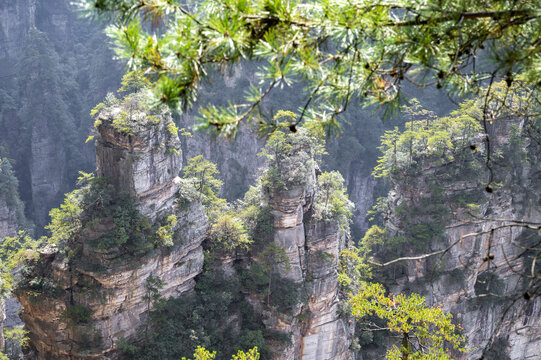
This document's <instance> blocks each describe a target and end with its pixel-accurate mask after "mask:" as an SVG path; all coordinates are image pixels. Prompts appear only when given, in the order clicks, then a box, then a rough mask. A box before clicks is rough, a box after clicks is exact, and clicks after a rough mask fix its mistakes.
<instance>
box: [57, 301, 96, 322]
mask: <svg viewBox="0 0 541 360" xmlns="http://www.w3.org/2000/svg"><path fill="white" fill-rule="evenodd" d="M91 316H92V310H91V309H89V308H88V307H86V306H84V305H81V304H76V305H71V306H69V307H67V308H66V310H65V311H64V312H63V313H62V319H63V320H64V321H65V322H67V323H68V324H69V325H80V324H86V323H88V322H89V321H90V319H91Z"/></svg>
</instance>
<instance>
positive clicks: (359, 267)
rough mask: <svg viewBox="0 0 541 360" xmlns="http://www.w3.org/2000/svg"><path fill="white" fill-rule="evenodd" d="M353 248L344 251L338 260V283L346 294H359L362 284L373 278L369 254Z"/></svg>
mask: <svg viewBox="0 0 541 360" xmlns="http://www.w3.org/2000/svg"><path fill="white" fill-rule="evenodd" d="M363 250H364V249H360V248H357V247H355V246H352V247H350V248H346V249H344V250H342V251H341V252H340V254H339V259H338V282H339V284H340V286H342V288H343V289H344V290H345V292H348V293H349V292H357V291H358V290H359V289H360V286H361V282H362V281H367V280H369V279H370V278H371V277H372V271H371V267H370V265H368V262H367V255H368V254H367V252H366V251H363Z"/></svg>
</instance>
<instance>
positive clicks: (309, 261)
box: [266, 168, 354, 360]
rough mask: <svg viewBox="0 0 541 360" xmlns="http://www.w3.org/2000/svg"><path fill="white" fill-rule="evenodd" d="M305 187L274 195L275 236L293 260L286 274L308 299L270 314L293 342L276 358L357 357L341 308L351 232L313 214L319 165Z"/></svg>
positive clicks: (324, 359)
mask: <svg viewBox="0 0 541 360" xmlns="http://www.w3.org/2000/svg"><path fill="white" fill-rule="evenodd" d="M307 177H308V179H307V180H306V182H305V183H306V184H307V185H306V186H304V187H291V188H290V189H288V190H287V191H280V192H272V191H271V193H270V194H269V205H270V206H271V208H272V214H273V217H274V239H273V241H274V242H275V243H276V244H278V245H279V246H281V247H282V248H283V249H284V250H285V253H286V255H287V258H288V259H289V263H290V268H289V269H287V270H286V269H282V276H283V277H284V278H287V279H289V280H291V281H293V282H295V283H297V284H298V286H299V288H303V289H304V292H305V297H306V298H307V300H306V301H305V302H304V303H301V304H297V306H296V307H295V308H294V309H293V311H292V313H291V314H280V313H274V314H271V316H270V319H269V320H268V321H267V324H266V325H267V326H268V327H269V328H271V329H274V330H279V331H281V332H284V333H289V334H291V344H290V345H288V346H286V347H285V348H283V349H279V350H277V352H276V357H275V358H276V359H280V360H286V359H287V360H293V359H295V360H297V359H305V360H308V359H318V360H319V359H321V360H330V359H353V353H352V352H351V350H350V349H349V347H350V344H351V340H352V337H353V331H354V328H353V326H352V324H351V323H350V320H349V319H348V318H346V317H342V316H340V315H339V313H338V303H339V301H340V299H341V298H342V297H343V296H344V294H341V293H340V291H339V286H338V277H337V276H338V275H337V269H338V258H339V257H338V255H339V252H340V251H341V250H343V249H344V248H346V247H347V246H348V244H347V239H346V233H345V232H344V231H343V230H341V229H340V228H339V226H338V224H337V222H334V221H323V220H316V219H314V218H313V216H312V214H313V203H314V200H315V197H316V196H317V180H316V169H315V168H312V169H310V171H309V172H308V174H307Z"/></svg>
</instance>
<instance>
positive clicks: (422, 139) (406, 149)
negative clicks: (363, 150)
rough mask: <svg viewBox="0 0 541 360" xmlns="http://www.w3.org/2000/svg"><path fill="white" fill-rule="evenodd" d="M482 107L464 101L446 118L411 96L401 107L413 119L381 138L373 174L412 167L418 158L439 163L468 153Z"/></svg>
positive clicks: (377, 175) (378, 174) (479, 127)
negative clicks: (402, 128) (379, 154)
mask: <svg viewBox="0 0 541 360" xmlns="http://www.w3.org/2000/svg"><path fill="white" fill-rule="evenodd" d="M481 108H482V105H481V104H480V103H479V101H473V100H467V101H464V102H463V103H462V104H461V105H460V108H459V110H456V111H454V112H452V113H451V115H450V116H449V117H442V118H438V117H436V116H435V115H434V114H433V113H431V112H429V111H427V110H425V109H423V108H421V106H420V104H419V102H418V101H417V100H415V99H414V101H412V105H411V107H404V111H405V112H406V114H409V116H410V118H411V119H412V121H410V122H407V123H406V125H405V130H404V131H402V132H401V131H399V130H398V127H395V128H394V129H393V130H389V131H386V132H385V134H384V135H383V136H382V137H381V146H380V147H379V149H380V150H381V152H382V153H383V155H382V156H381V157H380V158H379V159H378V165H377V166H376V167H375V169H374V173H373V174H374V176H376V177H388V176H393V175H394V176H397V175H398V174H400V173H404V172H406V171H410V170H411V169H412V168H415V165H416V164H418V163H419V161H420V159H421V160H423V161H425V162H429V163H431V164H433V165H442V164H443V163H445V162H451V161H453V160H454V159H455V157H457V156H461V155H463V154H464V153H468V152H471V150H470V148H469V145H471V144H473V143H475V136H476V135H477V134H478V133H479V131H480V130H481V123H480V120H481V118H482V116H481V114H480V112H481Z"/></svg>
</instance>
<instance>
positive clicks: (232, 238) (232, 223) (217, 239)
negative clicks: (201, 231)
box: [210, 211, 252, 251]
mask: <svg viewBox="0 0 541 360" xmlns="http://www.w3.org/2000/svg"><path fill="white" fill-rule="evenodd" d="M210 240H211V241H212V244H213V246H215V247H216V248H217V249H224V250H226V251H233V250H235V249H245V250H246V249H248V248H249V246H250V244H251V243H252V241H251V240H250V239H249V238H248V233H247V232H246V229H245V228H244V225H243V224H242V222H241V220H240V219H239V218H237V217H236V216H235V214H234V213H233V212H230V211H228V212H224V213H221V214H219V215H218V218H217V219H216V221H215V222H214V223H213V224H212V226H211V227H210Z"/></svg>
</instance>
